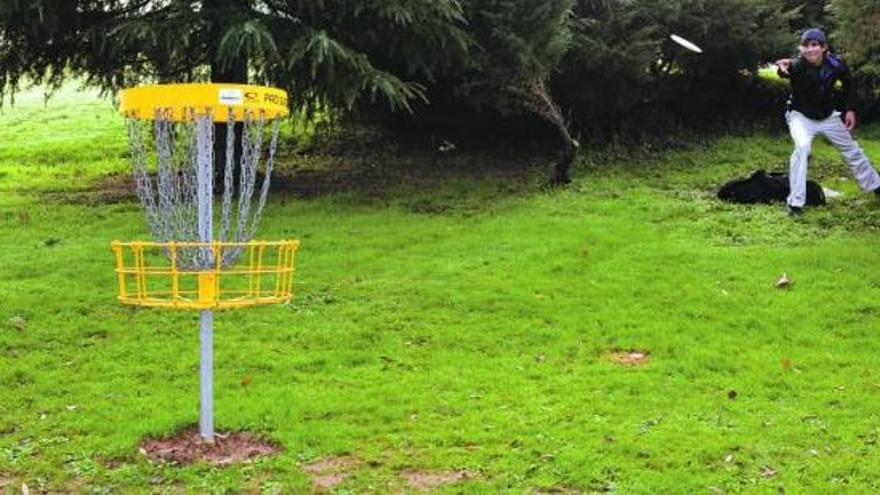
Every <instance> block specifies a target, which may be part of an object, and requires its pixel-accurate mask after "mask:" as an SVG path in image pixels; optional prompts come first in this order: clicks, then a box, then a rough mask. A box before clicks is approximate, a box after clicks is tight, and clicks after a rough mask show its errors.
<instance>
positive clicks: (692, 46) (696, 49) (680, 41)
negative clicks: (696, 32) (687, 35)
mask: <svg viewBox="0 0 880 495" xmlns="http://www.w3.org/2000/svg"><path fill="white" fill-rule="evenodd" d="M669 38H670V39H671V40H672V41H674V42H676V43H678V44H679V45H681V46H683V47H685V48H687V49H688V50H690V51H692V52H696V53H703V49H702V48H700V47H698V46H697V45H695V44H693V43H692V42H690V41H688V40H686V39H684V38H682V37H681V36H679V35H677V34H670V35H669Z"/></svg>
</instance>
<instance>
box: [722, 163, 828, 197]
mask: <svg viewBox="0 0 880 495" xmlns="http://www.w3.org/2000/svg"><path fill="white" fill-rule="evenodd" d="M789 191H790V188H789V186H788V174H784V173H781V172H771V173H770V174H768V173H767V172H764V171H763V170H756V171H755V172H754V173H752V175H751V176H750V177H749V178H748V179H736V180H732V181H730V182H728V183H727V184H724V185H723V186H721V189H719V190H718V199H720V200H722V201H729V202H731V203H742V204H754V203H772V202H775V201H780V202H785V199H786V198H788V193H789ZM824 204H825V193H824V192H823V191H822V186H820V185H819V183H818V182H816V181H813V180H808V181H807V206H821V205H824Z"/></svg>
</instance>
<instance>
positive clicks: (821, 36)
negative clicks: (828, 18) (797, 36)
mask: <svg viewBox="0 0 880 495" xmlns="http://www.w3.org/2000/svg"><path fill="white" fill-rule="evenodd" d="M808 41H818V42H819V43H821V44H822V45H825V44H827V42H826V41H825V33H823V32H822V30H821V29H819V28H810V29H807V30H806V31H804V34H802V35H801V43H806V42H808Z"/></svg>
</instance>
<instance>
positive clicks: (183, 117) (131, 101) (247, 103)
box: [119, 83, 290, 122]
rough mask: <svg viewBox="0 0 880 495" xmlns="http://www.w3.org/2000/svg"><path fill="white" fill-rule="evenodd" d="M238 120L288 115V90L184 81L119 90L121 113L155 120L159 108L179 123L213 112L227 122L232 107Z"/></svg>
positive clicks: (219, 118)
mask: <svg viewBox="0 0 880 495" xmlns="http://www.w3.org/2000/svg"><path fill="white" fill-rule="evenodd" d="M230 108H232V110H233V112H234V119H235V121H237V122H241V121H243V120H244V116H245V111H247V112H249V113H251V114H252V118H259V116H260V115H261V114H262V115H263V116H264V117H265V118H266V119H274V118H275V117H287V115H288V114H289V113H290V111H289V110H288V108H287V92H286V91H284V90H282V89H277V88H270V87H266V86H253V85H249V84H225V83H184V84H155V85H151V86H140V87H137V88H129V89H124V90H122V91H121V92H120V93H119V112H120V113H122V115H124V116H125V117H127V118H132V119H138V120H153V119H154V118H155V116H156V112H157V111H161V112H163V114H164V115H163V116H164V117H165V118H167V119H169V120H173V121H175V122H181V121H187V120H190V119H192V117H193V114H196V115H205V114H210V115H212V116H213V118H214V122H227V121H228V120H229V109H230Z"/></svg>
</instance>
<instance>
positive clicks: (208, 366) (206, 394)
mask: <svg viewBox="0 0 880 495" xmlns="http://www.w3.org/2000/svg"><path fill="white" fill-rule="evenodd" d="M199 348H200V353H199V354H200V370H199V383H200V386H199V398H200V400H199V404H200V406H201V407H200V411H199V432H200V433H201V434H202V440H203V441H205V442H206V443H214V312H213V311H202V312H201V314H200V315H199Z"/></svg>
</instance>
